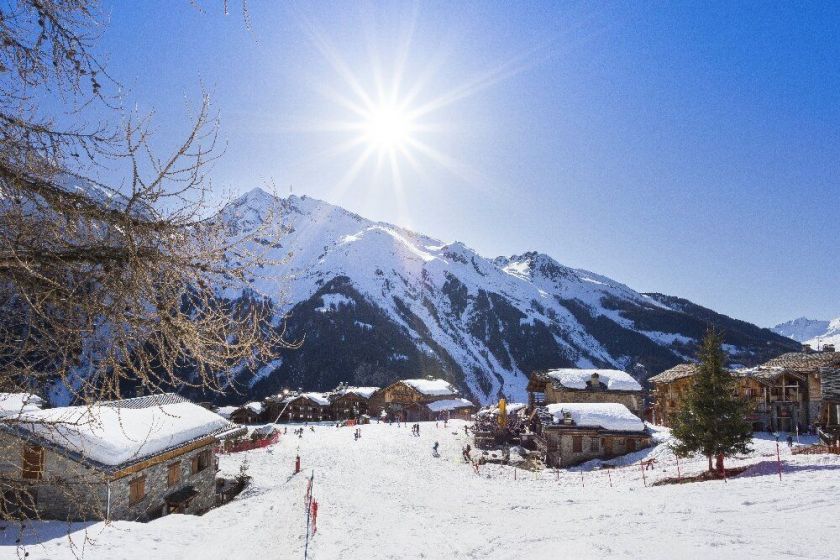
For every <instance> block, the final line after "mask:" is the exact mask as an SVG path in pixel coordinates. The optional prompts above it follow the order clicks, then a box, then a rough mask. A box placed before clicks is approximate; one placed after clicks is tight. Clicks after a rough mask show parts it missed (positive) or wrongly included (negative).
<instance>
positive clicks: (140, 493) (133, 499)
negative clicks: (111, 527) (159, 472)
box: [128, 476, 146, 505]
mask: <svg viewBox="0 0 840 560" xmlns="http://www.w3.org/2000/svg"><path fill="white" fill-rule="evenodd" d="M145 497H146V477H145V476H141V477H140V478H135V479H134V480H132V481H131V485H130V486H129V487H128V503H129V505H134V504H136V503H137V502H139V501H140V500H142V499H143V498H145Z"/></svg>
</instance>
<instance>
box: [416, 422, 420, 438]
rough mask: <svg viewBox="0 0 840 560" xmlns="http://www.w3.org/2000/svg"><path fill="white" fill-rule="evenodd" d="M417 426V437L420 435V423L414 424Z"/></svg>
mask: <svg viewBox="0 0 840 560" xmlns="http://www.w3.org/2000/svg"><path fill="white" fill-rule="evenodd" d="M415 426H417V437H420V424H415Z"/></svg>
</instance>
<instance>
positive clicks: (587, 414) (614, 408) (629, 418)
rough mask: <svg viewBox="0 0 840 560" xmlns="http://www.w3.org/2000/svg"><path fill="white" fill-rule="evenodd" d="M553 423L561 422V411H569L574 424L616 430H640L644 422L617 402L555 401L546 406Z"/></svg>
mask: <svg viewBox="0 0 840 560" xmlns="http://www.w3.org/2000/svg"><path fill="white" fill-rule="evenodd" d="M546 408H547V409H548V412H549V413H550V414H551V415H552V416H553V417H554V423H555V424H560V423H562V422H563V413H564V412H566V413H569V415H571V417H572V421H573V422H574V423H575V425H576V426H581V427H587V428H603V429H605V430H613V431H617V432H642V431H644V429H645V424H644V422H642V421H641V420H640V419H639V417H638V416H636V415H635V414H633V413H632V412H630V411H629V410H628V409H627V407H626V406H624V405H623V404H619V403H556V404H550V405H548V406H547V407H546Z"/></svg>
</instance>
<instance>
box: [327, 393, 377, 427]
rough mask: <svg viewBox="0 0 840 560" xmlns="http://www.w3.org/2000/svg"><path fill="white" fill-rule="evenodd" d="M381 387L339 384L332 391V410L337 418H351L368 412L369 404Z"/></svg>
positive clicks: (333, 415) (334, 417)
mask: <svg viewBox="0 0 840 560" xmlns="http://www.w3.org/2000/svg"><path fill="white" fill-rule="evenodd" d="M378 390H379V387H347V386H339V387H338V388H337V389H336V390H335V391H333V393H332V401H331V404H330V411H331V414H332V418H333V419H335V420H349V419H353V418H359V417H360V416H363V415H367V414H368V404H369V402H370V399H371V397H372V396H373V395H374V394H375V393H376V392H377V391H378Z"/></svg>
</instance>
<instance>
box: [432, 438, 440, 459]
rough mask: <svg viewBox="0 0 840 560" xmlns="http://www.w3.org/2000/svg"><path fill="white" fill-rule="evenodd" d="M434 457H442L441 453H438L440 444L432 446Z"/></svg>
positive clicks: (436, 443)
mask: <svg viewBox="0 0 840 560" xmlns="http://www.w3.org/2000/svg"><path fill="white" fill-rule="evenodd" d="M432 456H433V457H440V453H438V442H435V444H434V445H433V446H432Z"/></svg>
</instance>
